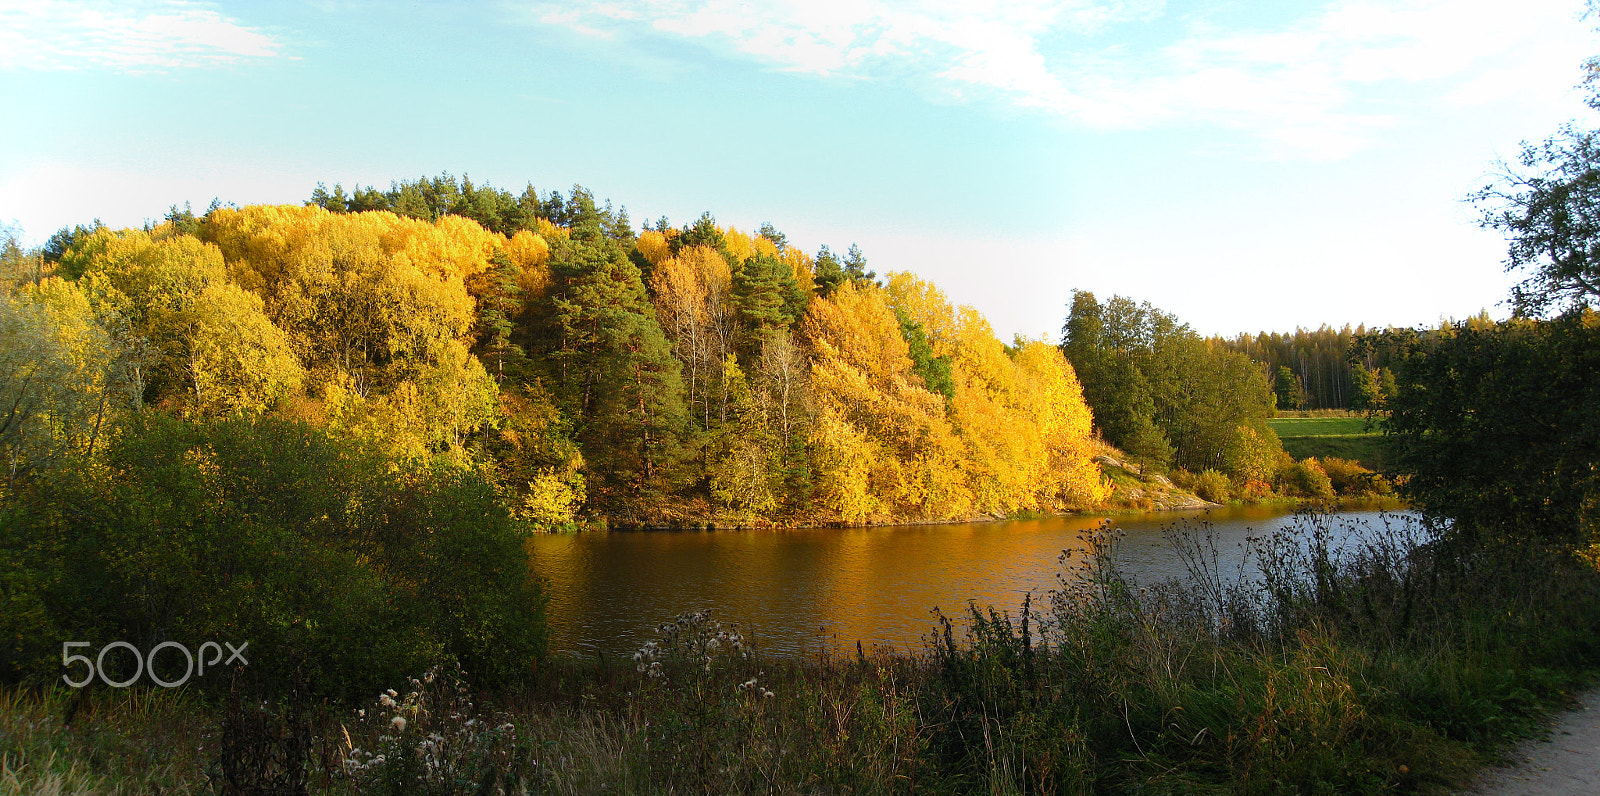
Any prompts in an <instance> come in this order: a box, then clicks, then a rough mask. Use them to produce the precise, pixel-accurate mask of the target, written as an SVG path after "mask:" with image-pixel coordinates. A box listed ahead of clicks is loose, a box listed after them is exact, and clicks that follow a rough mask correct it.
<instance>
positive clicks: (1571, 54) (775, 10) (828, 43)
mask: <svg viewBox="0 0 1600 796" xmlns="http://www.w3.org/2000/svg"><path fill="white" fill-rule="evenodd" d="M534 9H535V14H536V16H537V17H538V18H539V19H541V20H542V21H543V22H546V23H549V24H556V25H563V26H566V27H569V28H571V29H573V30H575V31H578V32H580V33H583V34H585V35H592V36H602V37H606V38H615V37H619V36H620V37H640V36H656V37H669V38H676V39H686V40H690V41H695V42H698V43H700V44H702V45H703V46H705V47H707V48H708V49H712V50H715V51H719V52H728V53H732V54H736V55H739V56H743V57H746V58H750V59H754V60H757V61H760V62H763V63H766V64H769V65H771V66H773V67H775V68H777V69H780V70H784V71H790V72H798V73H806V74H815V75H834V76H845V77H853V78H858V79H886V78H894V79H907V78H909V80H910V82H912V83H915V84H918V85H922V86H925V87H929V88H932V89H934V90H936V91H940V92H943V93H947V94H951V95H954V96H958V97H973V96H978V97H983V96H989V97H995V98H1000V99H1003V100H1005V101H1008V102H1010V103H1012V104H1014V105H1017V106H1020V107H1024V108H1029V109H1036V110H1039V111H1042V112H1045V113H1048V114H1051V115H1055V116H1058V117H1061V118H1064V119H1066V120H1068V121H1070V122H1072V123H1075V124H1081V125H1085V126H1088V127H1092V128H1100V129H1112V130H1115V129H1137V128H1148V127H1153V126H1158V125H1201V126H1210V127H1221V128H1226V129H1236V130H1244V131H1248V132H1250V133H1252V134H1254V135H1256V136H1258V137H1259V139H1260V140H1261V141H1263V142H1265V143H1266V144H1267V147H1268V149H1269V150H1270V151H1269V152H1268V153H1267V154H1269V155H1279V156H1290V157H1313V158H1337V157H1342V156H1344V155H1347V154H1350V153H1352V152H1354V151H1357V150H1360V149H1363V148H1365V147H1367V146H1370V145H1371V143H1372V142H1373V141H1374V140H1375V139H1376V133H1377V131H1379V130H1381V129H1382V128H1383V127H1385V126H1387V125H1390V124H1392V123H1393V122H1394V119H1393V113H1394V112H1395V111H1396V107H1395V106H1396V105H1399V106H1400V109H1401V110H1403V109H1404V105H1405V104H1406V103H1405V101H1400V100H1395V99H1393V96H1396V95H1398V94H1397V93H1403V92H1405V91H1407V90H1414V89H1416V88H1417V87H1422V88H1423V89H1425V90H1426V91H1427V92H1430V95H1431V96H1435V97H1438V98H1439V99H1441V100H1443V99H1445V98H1447V97H1448V98H1450V101H1453V102H1460V101H1461V100H1460V95H1459V90H1461V89H1462V87H1465V86H1472V85H1482V86H1491V85H1493V86H1500V85H1505V84H1506V83H1508V82H1511V81H1508V80H1507V79H1506V78H1504V77H1503V75H1505V74H1507V73H1510V74H1512V75H1515V74H1517V73H1518V72H1519V71H1525V70H1537V71H1536V72H1535V74H1536V75H1537V76H1536V77H1533V78H1530V80H1529V82H1530V83H1537V82H1539V81H1544V82H1546V83H1548V80H1549V75H1548V67H1549V65H1550V64H1551V63H1552V62H1553V61H1554V60H1558V59H1556V58H1555V57H1554V55H1553V54H1555V53H1560V54H1561V55H1562V56H1563V57H1564V60H1565V62H1567V63H1569V64H1570V66H1568V67H1567V68H1568V69H1570V70H1572V71H1571V74H1572V76H1573V78H1574V80H1575V79H1576V76H1577V64H1578V61H1579V60H1581V58H1582V57H1584V56H1585V55H1587V54H1588V53H1587V52H1586V49H1587V48H1588V47H1590V46H1591V42H1590V41H1589V37H1588V36H1587V35H1586V31H1585V29H1584V25H1583V23H1581V22H1579V21H1578V20H1577V19H1576V14H1575V12H1576V10H1577V9H1576V5H1575V3H1573V2H1569V1H1568V0H1530V2H1524V3H1521V4H1519V5H1518V7H1517V8H1516V9H1515V11H1512V10H1510V9H1502V10H1500V11H1497V12H1493V13H1485V12H1474V11H1472V10H1469V9H1467V8H1464V7H1463V6H1462V5H1461V4H1460V3H1459V2H1456V1H1455V0H1384V1H1374V0H1333V1H1332V2H1329V3H1326V4H1324V5H1322V6H1321V7H1319V8H1316V9H1313V10H1311V11H1310V12H1308V13H1306V14H1305V15H1303V16H1301V17H1300V18H1298V19H1296V20H1293V21H1290V22H1286V23H1279V24H1277V25H1275V26H1272V27H1254V28H1238V27H1235V28H1231V29H1228V28H1220V27H1217V26H1216V25H1215V24H1212V23H1207V22H1204V21H1198V20H1202V19H1203V18H1202V17H1198V16H1195V17H1186V18H1184V19H1180V20H1177V21H1176V23H1174V21H1173V20H1170V19H1168V20H1161V19H1159V18H1160V17H1161V15H1162V13H1163V11H1164V10H1165V9H1164V4H1163V3H1162V2H1160V0H1013V1H1012V2H1003V3H980V2H971V0H934V1H933V2H929V1H928V0H777V1H776V2H769V3H761V4H755V3H744V2H738V1H737V0H635V1H634V2H625V1H623V0H610V1H609V2H585V1H584V0H574V1H572V2H562V3H560V4H548V3H537V4H535V5H534ZM1146 23H1156V24H1146ZM1163 31H1165V33H1163ZM1171 31H1177V32H1176V33H1173V32H1171ZM1160 36H1165V37H1166V38H1164V39H1163V38H1159V37H1160ZM1513 80H1514V78H1513ZM1452 92H1456V93H1452Z"/></svg>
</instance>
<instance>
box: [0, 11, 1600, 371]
mask: <svg viewBox="0 0 1600 796" xmlns="http://www.w3.org/2000/svg"><path fill="white" fill-rule="evenodd" d="M1582 11H1583V6H1582V3H1581V2H1578V1H1577V0H1559V1H1558V0H1527V1H1526V2H1522V3H1518V4H1516V5H1515V7H1513V6H1511V5H1508V4H1505V3H1489V2H1481V3H1478V2H1466V1H1465V0H1386V1H1383V2H1363V1H1361V0H1332V1H1331V2H1305V3H1284V2H1228V1H1221V0H1219V1H1218V2H1188V3H1179V2H1165V3H1164V2H1160V1H1159V0H1070V1H1069V2H1044V1H1043V0H1014V1H1013V2H1006V3H1001V4H985V3H978V2H971V1H970V0H968V1H966V2H959V1H949V0H921V1H920V2H901V1H900V0H842V1H841V0H811V1H810V2H775V3H757V2H748V3H741V2H732V1H731V0H641V1H639V2H623V1H621V0H614V1H612V2H586V1H585V0H577V1H576V2H561V3H540V2H510V1H509V0H506V1H504V2H501V1H495V2H483V3H476V4H469V3H456V2H451V3H444V2H439V3H434V2H411V3H394V4H391V3H377V2H362V1H361V0H315V1H313V0H307V1H305V2H299V1H297V0H280V1H279V2H262V3H248V2H156V1H153V0H131V1H129V2H96V0H83V1H81V2H79V1H74V2H65V1H64V0H0V108H3V109H4V117H5V118H6V119H7V121H6V123H5V124H0V223H9V224H11V225H13V226H14V227H18V228H20V229H21V232H22V236H23V238H24V239H25V240H28V241H31V242H38V241H40V240H42V239H43V238H45V237H47V236H48V235H49V234H50V233H51V232H53V231H54V230H55V229H57V228H59V227H61V226H62V225H65V224H73V223H86V222H88V221H90V220H92V219H94V218H97V217H98V218H100V219H103V220H104V221H105V222H106V223H108V224H111V225H113V226H128V225H139V224H142V223H143V222H144V221H145V220H146V219H152V218H159V217H160V216H161V215H162V214H163V213H164V212H165V210H166V208H167V207H168V206H169V205H172V204H174V203H178V204H181V203H183V202H185V201H189V202H192V203H193V204H194V206H195V207H196V209H200V208H203V207H204V206H205V205H206V204H207V203H208V202H209V201H210V200H211V199H212V197H219V198H221V199H222V200H223V201H225V202H235V203H238V204H253V203H277V202H296V203H297V202H300V201H303V200H304V199H305V198H306V197H307V196H308V195H309V194H310V193H311V190H312V189H313V188H314V187H315V185H316V183H317V182H318V181H324V182H326V183H328V184H329V186H331V185H332V184H333V183H334V182H342V183H344V184H345V185H346V186H347V187H348V186H350V185H352V184H354V183H358V182H359V183H362V184H377V185H379V186H380V187H387V186H388V184H389V182H390V181H391V180H394V179H402V178H415V177H418V176H421V175H425V174H426V175H433V174H438V173H440V172H444V171H449V172H451V173H453V174H457V175H460V174H463V173H465V174H468V175H470V176H471V177H472V178H473V180H474V181H475V182H480V183H481V182H484V181H488V182H490V183H493V184H495V185H497V186H500V187H503V188H507V189H510V190H512V191H513V192H520V190H521V189H522V187H523V186H524V185H525V184H526V183H528V182H530V181H531V182H532V183H533V184H534V185H535V186H536V187H537V188H539V189H540V190H541V191H548V190H551V189H557V190H561V191H563V192H565V191H566V190H567V189H568V188H569V187H570V186H571V185H572V184H573V183H581V184H583V185H584V186H586V187H588V188H589V189H591V190H592V191H593V192H594V193H595V194H596V195H597V196H599V197H601V198H607V197H609V198H610V199H612V200H613V201H615V202H616V203H618V204H621V205H625V206H626V207H627V209H628V211H629V213H630V214H631V216H632V218H633V220H634V221H635V223H636V224H642V223H644V222H645V221H647V220H652V219H655V218H657V217H659V216H662V215H665V216H667V217H668V218H669V219H670V220H672V221H673V222H674V223H676V224H682V223H684V222H687V221H690V220H692V219H693V218H695V217H697V216H698V215H699V214H700V213H701V212H702V211H706V210H709V211H711V212H712V213H713V214H714V215H715V216H716V217H717V218H718V220H719V221H721V222H722V223H724V224H733V225H736V226H739V227H741V228H744V229H747V230H748V229H753V228H755V227H756V226H758V225H759V224H761V223H762V222H765V221H771V222H772V223H773V224H775V225H776V226H777V227H778V228H779V229H780V230H783V231H784V232H786V233H787V234H788V235H789V238H790V240H791V241H792V242H794V243H795V244H797V245H800V246H802V247H803V248H805V249H807V250H808V251H812V252H814V251H815V250H816V249H817V247H818V246H819V245H821V244H824V243H826V244H829V245H831V246H833V247H834V248H835V249H837V250H842V249H844V248H846V247H848V246H849V245H850V244H851V243H857V244H859V245H860V246H861V248H862V250H863V251H864V252H865V253H866V256H867V259H868V262H869V265H870V266H871V267H873V268H875V269H877V270H878V271H879V272H880V273H881V272H885V271H890V270H910V271H914V272H916V273H918V274H920V275H922V276H924V277H925V278H928V279H930V280H932V281H934V282H935V283H937V284H939V285H940V286H941V287H943V288H944V289H945V291H946V292H947V293H948V294H949V295H950V297H951V299H952V300H953V301H955V302H957V303H970V304H973V305H974V306H976V307H977V308H978V309H979V310H981V311H983V312H984V313H985V314H986V315H987V316H988V317H989V319H990V321H991V323H992V324H993V325H994V326H995V328H996V331H997V332H999V333H1000V334H1001V335H1002V336H1003V337H1007V338H1009V337H1010V336H1011V335H1012V334H1014V333H1022V334H1027V335H1031V336H1036V337H1049V338H1051V339H1054V336H1055V335H1056V333H1057V332H1058V330H1059V329H1060V326H1061V321H1062V315H1063V312H1064V307H1065V304H1066V302H1067V301H1068V300H1069V298H1070V292H1071V290H1072V289H1073V288H1075V287H1076V288H1083V289H1089V290H1093V291H1095V292H1096V293H1097V294H1099V295H1101V296H1102V297H1104V296H1107V295H1110V294H1112V293H1121V294H1124V295H1128V296H1132V297H1134V298H1137V299H1140V300H1148V301H1150V302H1152V303H1153V304H1155V305H1156V306H1158V307H1161V308H1163V309H1165V310H1167V311H1170V312H1173V313H1175V314H1177V315H1178V316H1179V317H1180V318H1181V319H1183V320H1186V321H1189V322H1190V323H1191V324H1192V325H1193V326H1194V327H1195V328H1196V329H1198V330H1199V331H1201V332H1203V333H1207V334H1226V335H1232V334H1235V333H1238V332H1243V331H1261V330H1278V331H1288V330H1291V329H1293V328H1294V327H1295V326H1297V325H1303V326H1311V327H1314V326H1316V325H1318V324H1322V323H1329V324H1335V325H1340V324H1343V323H1346V322H1349V323H1366V324H1369V325H1388V324H1396V325H1416V324H1428V323H1433V322H1435V321H1437V320H1438V319H1439V318H1440V317H1441V316H1455V317H1463V316H1466V315H1469V314H1472V313H1475V312H1477V311H1478V310H1479V309H1483V308H1488V309H1489V310H1490V312H1491V314H1494V315H1497V316H1499V315H1504V314H1505V311H1504V310H1503V309H1502V308H1499V307H1497V306H1496V304H1497V302H1499V301H1501V300H1502V299H1503V298H1504V297H1505V295H1506V290H1507V287H1508V286H1509V284H1511V282H1512V281H1514V280H1513V278H1512V277H1510V276H1507V275H1506V274H1504V273H1503V272H1502V268H1501V260H1502V258H1503V256H1504V243H1503V241H1502V240H1501V239H1500V238H1499V236H1498V235H1497V234H1495V233H1493V232H1486V231H1483V230H1480V229H1478V228H1477V226H1476V219H1477V212H1476V211H1475V210H1474V208H1473V207H1472V206H1471V205H1470V204H1468V203H1465V202H1464V201H1463V198H1464V197H1465V196H1466V195H1467V194H1468V193H1470V192H1471V191H1472V190H1474V189H1476V188H1478V187H1481V186H1482V185H1484V184H1485V183H1486V182H1488V181H1489V180H1491V179H1492V177H1493V173H1494V171H1495V169H1496V161H1497V159H1500V158H1504V159H1508V160H1509V159H1514V158H1515V156H1516V155H1517V153H1518V151H1519V145H1520V142H1522V141H1524V140H1538V139H1542V138H1544V137H1546V136H1548V135H1550V134H1551V133H1553V132H1554V131H1555V130H1556V128H1557V126H1558V125H1560V124H1561V123H1562V122H1564V121H1568V120H1572V119H1577V120H1579V122H1580V123H1588V115H1589V114H1590V113H1591V112H1590V111H1588V110H1587V109H1586V108H1585V107H1584V106H1583V103H1582V99H1583V92H1582V91H1581V90H1579V89H1577V88H1576V87H1575V86H1576V84H1577V83H1578V82H1579V81H1580V79H1581V77H1582V69H1581V64H1582V61H1583V60H1584V59H1585V58H1587V57H1589V56H1591V55H1593V54H1596V53H1600V42H1597V36H1596V34H1595V33H1594V31H1593V28H1594V26H1595V24H1596V22H1595V20H1592V19H1591V20H1584V19H1581V18H1580V16H1581V13H1582Z"/></svg>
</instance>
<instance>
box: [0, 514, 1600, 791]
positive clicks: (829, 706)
mask: <svg viewBox="0 0 1600 796" xmlns="http://www.w3.org/2000/svg"><path fill="white" fill-rule="evenodd" d="M1334 522H1337V520H1334V519H1330V518H1329V517H1326V516H1323V517H1311V516H1308V517H1306V518H1305V519H1304V520H1303V521H1302V522H1301V523H1300V526H1299V527H1298V528H1295V529H1293V530H1291V531H1288V532H1285V533H1283V534H1280V535H1278V536H1275V537H1273V538H1269V539H1263V540H1260V541H1259V543H1258V544H1257V546H1256V552H1257V554H1258V556H1259V560H1260V562H1261V564H1262V566H1263V569H1264V571H1265V572H1266V576H1265V578H1264V579H1257V580H1249V579H1246V578H1244V577H1242V576H1241V575H1240V574H1239V573H1228V572H1220V571H1218V570H1217V569H1216V566H1215V564H1214V563H1211V562H1214V561H1215V558H1214V557H1213V556H1214V551H1213V550H1211V549H1210V548H1209V546H1208V543H1207V537H1206V535H1205V532H1204V529H1203V528H1199V529H1191V530H1190V531H1188V532H1184V533H1178V534H1175V535H1174V543H1175V544H1178V545H1179V546H1180V549H1182V550H1184V551H1186V553H1187V555H1188V558H1189V560H1190V561H1191V563H1192V569H1193V574H1192V577H1191V578H1190V579H1189V580H1187V581H1186V582H1184V583H1167V584H1138V583H1133V582H1130V581H1129V580H1128V579H1127V578H1126V577H1124V576H1123V575H1121V574H1120V573H1118V572H1117V571H1116V570H1115V569H1114V568H1113V567H1111V566H1110V565H1109V564H1108V563H1107V562H1108V560H1109V559H1108V558H1105V557H1093V558H1090V559H1087V560H1084V561H1078V562H1069V564H1070V565H1072V566H1073V572H1072V574H1070V575H1068V576H1067V578H1066V579H1065V580H1064V583H1063V587H1062V588H1061V589H1060V590H1059V591H1057V592H1055V593H1053V594H1052V595H1050V599H1049V601H1048V607H1044V606H1040V605H1026V604H1025V605H1024V606H1023V607H1022V611H1021V612H1020V613H1019V614H1017V615H1015V616H1008V615H1005V614H1001V613H996V612H995V611H993V610H988V611H983V610H978V609H976V608H974V609H972V610H970V611H969V612H966V613H965V614H963V615H958V616H955V617H944V616H940V617H938V620H939V622H940V623H941V625H940V626H939V627H938V628H937V630H938V632H936V633H934V634H932V635H930V638H929V642H928V645H927V646H926V648H925V649H924V650H922V651H921V652H920V653H914V654H870V655H869V654H862V655H856V656H850V655H846V656H843V657H833V658H822V659H818V660H815V661H797V660H772V659H766V658H762V657H760V656H759V655H756V654H752V653H751V651H750V650H749V649H748V647H747V646H746V645H745V644H744V643H743V640H742V639H741V638H740V636H739V635H738V631H737V630H736V629H734V628H732V627H729V626H724V625H721V624H720V623H719V622H718V621H717V620H716V619H715V618H714V617H708V616H706V615H704V614H697V615H691V616H685V617H682V618H680V619H679V621H678V622H676V623H674V624H671V625H668V626H665V627H664V628H662V629H661V632H660V633H659V635H658V641H657V642H654V643H652V644H651V645H648V646H647V647H646V648H644V649H642V650H641V651H640V653H639V654H638V655H636V656H635V660H634V661H624V662H621V663H620V664H619V663H616V662H611V663H596V662H593V661H578V660H555V661H552V662H550V663H548V664H547V665H546V666H544V667H543V668H542V669H541V671H540V673H539V676H538V677H537V678H536V681H535V682H534V683H533V684H532V685H530V686H529V687H527V688H523V689H496V690H493V691H489V692H480V691H475V690H473V689H472V688H470V687H469V686H468V685H467V683H466V680H465V679H462V678H460V676H459V675H458V674H457V673H456V672H454V671H453V670H450V669H448V668H440V669H434V670H431V671H429V672H428V673H426V674H425V675H424V674H423V673H421V672H419V673H418V677H417V678H415V679H413V680H411V681H409V682H396V683H395V684H394V688H395V689H396V690H395V691H394V693H393V695H392V696H391V695H389V694H388V693H386V692H385V693H381V694H376V695H375V697H376V698H375V699H371V700H365V701H362V702H358V703H356V704H353V705H346V706H344V707H339V706H338V705H336V704H335V703H318V704H315V705H309V704H300V705H295V704H292V703H291V702H290V701H288V700H285V699H276V700H269V705H268V708H269V709H268V710H267V711H266V712H262V711H261V710H260V709H259V708H257V707H255V704H256V703H254V702H251V701H247V700H246V701H241V700H240V698H239V695H238V694H237V693H235V694H234V695H233V696H232V697H229V696H228V695H226V694H223V693H213V694H209V695H198V694H194V693H184V692H165V693H151V692H139V691H127V692H115V693H110V692H107V691H101V692H98V693H86V692H85V693H75V694H69V693H67V692H66V691H65V690H64V689H61V688H59V687H46V688H45V689H44V690H42V691H41V690H37V689H32V688H26V687H24V688H20V689H14V690H10V691H8V692H6V694H5V695H4V696H3V699H4V704H3V709H0V722H4V723H5V724H4V727H3V729H4V732H0V744H3V746H0V756H3V758H4V764H3V765H4V768H3V769H0V771H3V773H0V787H3V788H5V789H6V790H7V791H8V792H32V791H34V790H35V789H42V788H47V787H54V786H55V785H56V784H57V783H59V784H60V785H62V786H63V787H62V792H73V791H74V789H89V788H100V789H103V790H104V791H115V790H116V789H117V788H121V789H122V792H142V791H148V790H154V789H155V788H157V787H159V788H160V789H161V791H162V792H165V793H184V792H201V791H204V790H206V789H207V788H216V789H218V790H221V791H222V792H244V790H242V788H244V787H245V786H249V785H271V784H273V783H276V784H277V785H279V786H283V785H286V784H287V785H291V786H292V785H293V784H294V783H304V786H305V787H306V789H307V790H309V791H311V792H329V793H519V792H535V793H538V792H549V793H592V792H599V791H606V792H621V793H636V792H637V793H643V792H652V793H653V792H678V793H742V792H771V793H822V792H855V793H911V792H947V793H973V792H991V793H1128V792H1132V793H1196V792H1199V793H1204V792H1214V793H1246V794H1275V793H1379V792H1397V793H1398V792H1429V791H1437V790H1440V789H1444V788H1447V787H1449V786H1451V785H1452V784H1454V783H1459V782H1460V781H1462V779H1463V777H1465V776H1466V775H1467V774H1468V773H1469V772H1470V771H1472V769H1473V768H1474V767H1475V766H1478V765H1481V764H1483V763H1485V762H1487V761H1491V760H1493V759H1495V755H1496V753H1497V751H1498V750H1500V749H1503V748H1504V746H1505V745H1506V744H1507V743H1508V742H1509V741H1511V740H1512V739H1514V738H1516V737H1518V736H1519V735H1521V734H1523V733H1526V732H1527V731H1529V730H1530V729H1531V728H1532V727H1533V726H1534V724H1535V721H1536V718H1537V716H1538V715H1540V713H1541V712H1542V711H1543V710H1547V709H1549V708H1550V707H1554V706H1560V705H1562V704H1564V703H1565V702H1566V701H1568V699H1569V697H1570V694H1571V692H1572V690H1573V689H1575V688H1578V687H1581V686H1582V685H1584V684H1585V683H1587V682H1588V679H1587V678H1588V677H1589V676H1590V675H1591V673H1593V672H1594V671H1595V670H1596V669H1597V667H1600V629H1597V628H1596V626H1595V625H1594V623H1593V621H1592V617H1593V616H1594V612H1595V610H1596V609H1597V608H1600V575H1597V573H1596V571H1595V570H1594V569H1593V567H1592V566H1587V565H1584V564H1583V563H1581V562H1580V561H1578V560H1577V559H1575V558H1574V557H1572V556H1571V555H1570V554H1563V553H1561V552H1559V551H1558V550H1556V549H1554V548H1548V547H1543V546H1538V545H1516V546H1506V547H1498V548H1496V547H1484V548H1481V549H1479V550H1478V551H1477V552H1474V553H1472V554H1470V555H1465V556H1456V555H1454V554H1452V553H1450V551H1449V550H1448V547H1449V542H1448V541H1447V540H1445V539H1440V538H1438V537H1436V536H1434V535H1432V534H1430V533H1429V532H1427V531H1426V530H1424V529H1423V528H1422V527H1421V526H1417V525H1410V524H1401V523H1395V524H1393V525H1390V526H1388V527H1387V528H1386V529H1385V530H1383V531H1381V532H1378V533H1375V534H1372V535H1369V536H1368V537H1367V538H1366V539H1365V541H1364V542H1363V543H1362V544H1361V545H1359V546H1357V547H1354V548H1347V549H1337V548H1334V547H1333V546H1332V544H1331V540H1332V539H1335V538H1340V537H1341V536H1342V534H1343V531H1342V530H1341V529H1339V528H1336V527H1335V526H1334V525H1333V524H1332V523H1334ZM1096 542H1097V544H1098V545H1099V546H1100V549H1104V547H1105V546H1106V545H1108V544H1111V543H1113V539H1112V538H1111V537H1110V536H1107V535H1105V534H1101V535H1099V536H1098V537H1097V539H1096ZM358 708H359V709H360V711H362V712H360V713H358V712H357V709H358ZM397 718H398V719H402V720H403V721H397V720H396V719H397ZM225 740H231V746H230V745H228V744H226V743H224V741H225ZM229 748H231V750H232V751H231V753H229V754H225V753H224V749H229ZM285 755H287V756H285ZM252 777H253V778H254V779H250V778H252ZM230 778H231V779H230ZM247 780H248V781H247ZM207 783H209V784H207ZM224 783H231V784H226V785H225V784H224ZM230 788H233V789H234V790H231V791H230V790H229V789H230ZM286 792H293V791H292V788H291V790H290V791H286Z"/></svg>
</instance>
